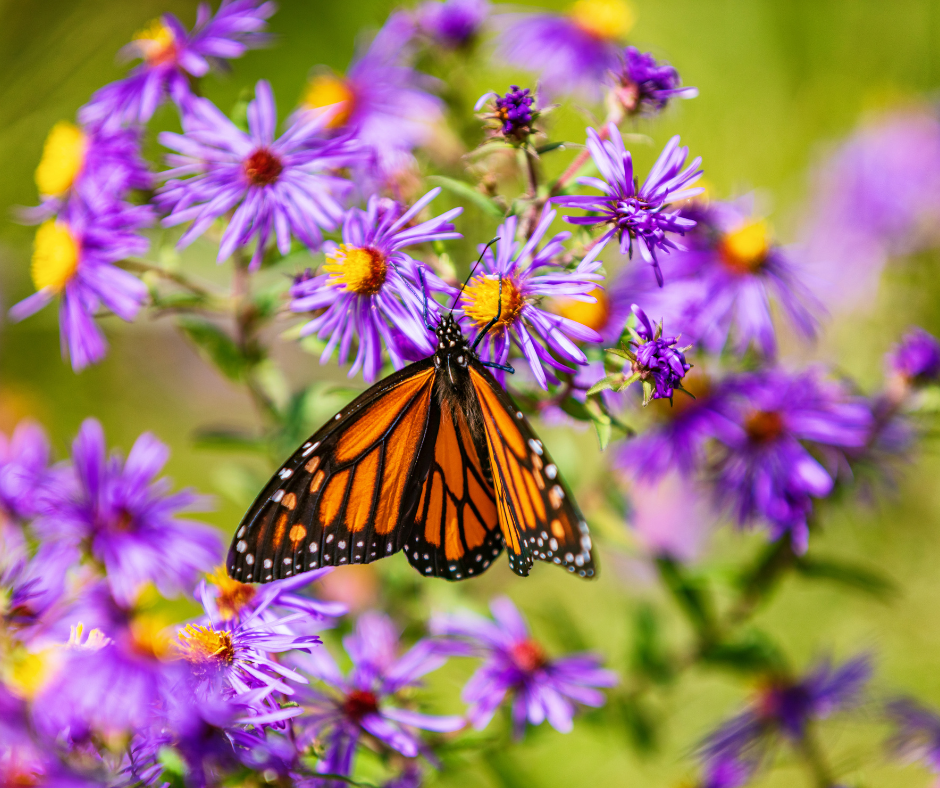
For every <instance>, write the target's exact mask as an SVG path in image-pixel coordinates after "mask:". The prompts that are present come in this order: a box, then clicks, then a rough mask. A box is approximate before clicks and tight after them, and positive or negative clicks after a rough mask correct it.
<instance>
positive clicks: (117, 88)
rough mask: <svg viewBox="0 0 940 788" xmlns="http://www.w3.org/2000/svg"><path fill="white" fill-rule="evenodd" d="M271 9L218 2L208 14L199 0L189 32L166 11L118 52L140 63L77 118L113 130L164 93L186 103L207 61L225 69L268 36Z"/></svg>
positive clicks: (145, 116) (244, 1)
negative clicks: (192, 86)
mask: <svg viewBox="0 0 940 788" xmlns="http://www.w3.org/2000/svg"><path fill="white" fill-rule="evenodd" d="M274 9H275V5H274V3H272V2H263V3H259V2H258V0H222V2H221V3H220V4H219V9H218V11H216V13H215V15H214V16H213V14H212V11H211V9H210V7H209V6H208V4H205V3H201V4H200V5H199V10H198V12H197V15H196V25H195V27H193V29H192V31H191V32H190V31H187V30H186V28H185V27H183V24H182V23H181V22H180V21H179V19H177V18H176V17H175V16H173V15H172V14H165V15H164V16H162V17H161V18H160V19H158V20H155V21H154V22H153V23H152V24H151V25H150V27H148V28H147V29H146V30H142V31H141V32H139V33H138V34H137V35H136V36H134V41H133V42H132V43H130V44H128V45H127V46H126V47H125V48H124V50H123V54H125V55H126V56H127V57H128V59H135V58H140V59H141V60H143V61H144V62H143V63H141V64H140V65H138V66H136V67H135V68H134V69H132V70H131V72H130V73H129V74H128V75H127V77H125V78H124V79H121V80H118V81H117V82H112V83H111V84H109V85H105V86H104V87H103V88H101V89H100V90H99V91H98V92H96V93H95V94H94V95H93V96H92V97H91V101H89V102H88V104H86V105H85V106H84V107H82V109H81V110H80V111H79V119H80V120H81V122H82V123H83V124H85V125H87V126H92V127H98V126H104V127H109V128H114V127H115V126H120V125H130V124H135V123H146V122H147V121H148V120H150V118H151V117H152V116H153V113H154V112H155V111H156V109H157V107H158V106H160V104H161V103H162V102H163V101H164V99H165V98H166V97H167V95H169V96H170V98H172V99H173V101H175V102H176V103H177V104H179V105H181V106H183V105H185V104H186V103H187V101H188V100H189V99H190V98H191V97H192V92H191V90H190V79H192V78H199V77H202V76H205V74H207V73H208V72H209V69H210V68H211V66H212V65H216V66H222V67H224V65H225V61H226V60H230V59H232V58H236V57H241V56H242V55H243V54H245V52H246V51H247V50H248V49H249V48H252V47H258V46H261V45H263V44H265V43H266V42H267V41H268V40H269V36H268V35H266V34H265V33H264V30H265V28H266V26H267V22H266V20H267V18H268V17H269V16H271V14H273V13H274Z"/></svg>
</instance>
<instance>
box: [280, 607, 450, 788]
mask: <svg viewBox="0 0 940 788" xmlns="http://www.w3.org/2000/svg"><path fill="white" fill-rule="evenodd" d="M343 645H344V647H345V649H346V653H347V654H348V655H349V658H350V659H351V660H352V670H351V671H350V673H349V674H348V675H347V676H343V674H342V673H341V672H340V670H339V668H338V667H337V665H336V663H335V662H334V661H333V659H332V657H330V656H329V654H327V652H326V651H325V650H324V649H317V650H315V651H314V652H313V653H311V654H310V655H309V656H306V655H303V654H298V655H295V656H294V657H293V658H292V659H293V663H294V664H295V665H297V666H299V667H300V668H301V669H302V670H304V671H305V672H306V673H308V674H310V675H311V676H312V677H314V678H317V679H320V680H321V681H322V682H324V683H325V684H326V685H327V686H328V687H329V688H330V689H329V690H320V689H315V688H313V687H301V688H299V690H298V700H299V703H300V705H301V706H302V707H303V709H304V715H303V716H302V717H300V718H299V719H298V720H295V722H294V724H295V726H297V727H299V728H300V730H301V735H300V741H301V743H304V742H306V741H309V740H310V739H312V738H314V737H316V738H318V739H319V740H320V741H322V742H323V743H324V745H325V747H326V754H325V755H324V756H323V758H321V760H320V761H319V762H318V764H317V771H318V772H319V773H320V774H340V775H348V774H350V772H351V771H352V761H353V755H354V754H355V750H356V745H357V743H358V741H359V739H360V738H361V737H362V736H364V735H366V736H370V737H372V738H373V739H375V740H377V741H378V742H379V743H380V744H382V745H384V746H387V747H389V748H391V749H392V750H395V751H397V752H399V753H401V754H402V755H404V756H406V757H408V758H414V757H416V756H417V755H418V754H419V753H422V752H424V751H425V748H424V746H423V745H422V743H421V740H420V738H418V736H417V735H416V733H415V732H414V729H415V728H420V729H423V730H430V731H438V732H448V731H455V730H458V729H460V728H462V727H463V725H464V721H463V719H462V718H461V717H438V716H431V715H428V714H421V713H419V712H417V711H413V710H411V709H408V708H403V707H402V706H401V705H399V704H400V701H398V700H397V698H396V696H397V694H398V693H399V692H401V691H402V690H405V689H407V688H410V687H414V686H417V685H418V683H419V681H418V680H419V679H420V677H421V676H424V675H425V674H426V673H429V672H431V671H432V670H437V669H438V668H439V667H441V666H442V665H443V664H444V663H445V662H446V661H447V657H448V656H449V655H452V654H454V653H456V650H455V648H454V647H452V646H449V645H448V644H443V643H438V642H436V641H432V640H420V641H418V642H417V643H416V644H415V645H414V646H412V647H411V649H409V650H408V651H406V652H405V653H404V654H401V655H399V650H400V649H399V643H398V632H397V631H396V629H395V625H394V624H393V623H392V622H391V620H390V619H389V618H387V617H386V616H384V615H382V614H381V613H364V614H363V615H361V616H360V617H359V620H358V621H357V622H356V629H355V631H354V632H353V633H352V634H351V635H347V636H346V637H345V638H344V639H343Z"/></svg>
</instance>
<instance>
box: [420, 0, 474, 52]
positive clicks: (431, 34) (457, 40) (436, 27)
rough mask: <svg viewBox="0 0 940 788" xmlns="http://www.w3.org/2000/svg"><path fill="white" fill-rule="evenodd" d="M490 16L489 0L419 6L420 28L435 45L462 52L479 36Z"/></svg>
mask: <svg viewBox="0 0 940 788" xmlns="http://www.w3.org/2000/svg"><path fill="white" fill-rule="evenodd" d="M489 13H490V4H489V2H487V0H444V1H443V2H441V1H440V0H427V1H426V2H424V3H422V4H421V5H420V6H418V10H417V15H418V27H420V29H421V32H422V33H424V34H425V35H426V36H428V38H430V39H431V41H432V42H433V43H435V44H438V45H439V46H443V47H447V48H448V49H459V48H462V47H466V46H468V45H469V44H471V43H472V42H473V40H474V39H475V38H476V37H477V36H478V35H479V33H480V29H481V28H482V27H483V23H484V22H485V21H486V18H487V16H488V15H489Z"/></svg>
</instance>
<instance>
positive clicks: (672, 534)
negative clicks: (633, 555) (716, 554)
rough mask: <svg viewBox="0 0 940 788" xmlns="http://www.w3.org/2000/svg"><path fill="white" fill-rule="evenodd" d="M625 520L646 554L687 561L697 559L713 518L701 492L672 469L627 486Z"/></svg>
mask: <svg viewBox="0 0 940 788" xmlns="http://www.w3.org/2000/svg"><path fill="white" fill-rule="evenodd" d="M627 521H628V523H629V525H630V526H631V528H632V529H633V531H634V533H635V534H636V536H637V537H638V539H639V541H640V542H641V543H642V545H643V547H644V548H645V550H646V552H647V553H648V554H650V555H651V556H653V557H654V558H659V557H666V558H670V559H672V560H674V561H681V562H683V563H688V562H690V561H694V560H695V559H696V558H698V556H699V554H700V553H701V551H702V548H703V547H704V544H705V541H706V540H707V538H708V536H709V535H710V534H711V532H712V530H713V529H714V527H715V525H716V522H717V517H716V515H715V512H714V511H713V510H712V508H711V506H710V505H709V503H708V501H707V499H706V496H705V495H704V494H703V492H702V491H701V490H699V489H698V487H697V486H696V485H695V484H694V483H693V482H692V481H691V480H689V479H688V478H686V477H684V476H682V475H681V474H679V473H675V472H673V473H669V474H667V475H665V476H663V477H662V478H661V479H659V480H658V481H655V482H651V481H649V480H647V479H644V478H642V477H641V478H638V479H636V480H635V481H634V482H633V483H632V484H631V485H630V511H629V513H628V515H627Z"/></svg>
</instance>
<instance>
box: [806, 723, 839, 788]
mask: <svg viewBox="0 0 940 788" xmlns="http://www.w3.org/2000/svg"><path fill="white" fill-rule="evenodd" d="M796 749H797V752H798V754H799V756H800V760H801V761H802V762H803V764H804V765H805V766H806V769H807V771H808V772H809V773H810V777H811V779H812V783H813V786H814V788H836V781H835V778H834V777H833V776H832V770H831V769H830V768H829V764H828V763H826V759H825V756H823V753H822V748H821V747H820V746H819V742H818V741H817V739H816V734H815V732H814V731H813V730H812V728H809V727H807V729H806V731H805V732H804V733H803V738H802V739H800V741H799V742H798V744H797V745H796Z"/></svg>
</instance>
